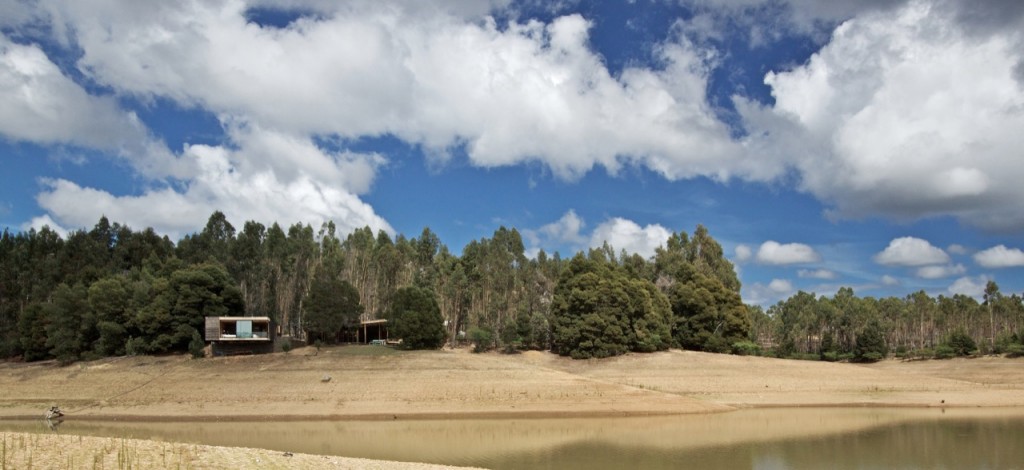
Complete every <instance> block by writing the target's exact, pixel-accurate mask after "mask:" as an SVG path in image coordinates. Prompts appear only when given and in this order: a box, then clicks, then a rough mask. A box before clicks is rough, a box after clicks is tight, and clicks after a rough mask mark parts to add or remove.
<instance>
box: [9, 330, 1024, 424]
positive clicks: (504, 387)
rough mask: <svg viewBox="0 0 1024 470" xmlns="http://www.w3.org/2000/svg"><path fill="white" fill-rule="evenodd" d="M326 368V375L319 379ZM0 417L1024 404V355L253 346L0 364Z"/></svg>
mask: <svg viewBox="0 0 1024 470" xmlns="http://www.w3.org/2000/svg"><path fill="white" fill-rule="evenodd" d="M328 377H329V380H327V381H325V379H327V378H328ZM0 389H2V390H3V392H4V393H3V396H2V397H0V418H11V417H21V418H23V417H37V416H41V414H42V413H43V411H44V410H45V409H46V408H48V407H49V406H50V405H51V404H59V405H60V406H61V407H62V408H63V409H64V410H65V411H67V412H68V415H69V417H74V418H90V419H143V420H161V419H163V420H174V419H199V420H229V419H237V420H243V419H245V420H252V419H267V420H281V419H308V418H328V419H411V418H416V419H431V418H453V417H454V418H457V417H477V418H490V417H585V416H643V415H664V414H681V413H709V412H721V411H728V410H730V409H735V408H748V407H781V406H918V407H929V406H943V407H957V406H961V407H994V406H995V407H1001V406H1024V393H1022V392H1024V360H1021V359H1006V358H998V357H983V358H976V359H951V360H945V361H915V362H901V361H896V360H889V361H883V362H880V363H877V364H871V365H858V364H846V363H824V362H809V361H791V360H780V359H768V358H760V357H740V356H729V355H719V354H705V353H697V352H690V351H668V352H661V353H654V354H629V355H626V356H620V357H617V358H611V359H604V360H590V361H575V360H571V359H567V358H563V357H559V356H557V355H553V354H550V353H546V352H536V351H531V352H526V353H523V354H514V355H503V354H496V353H488V354H472V353H469V352H467V351H464V350H456V351H420V352H405V351H395V350H392V349H390V348H385V347H380V346H377V347H374V346H341V347H333V348H324V349H323V350H321V351H320V352H319V353H318V354H317V353H316V350H315V349H313V348H304V349H300V350H294V351H291V352H290V353H277V354H268V355H259V356H237V357H226V358H209V359H191V358H189V357H187V356H181V355H175V356H163V357H152V356H141V357H121V358H109V359H102V360H98V361H92V362H81V363H77V364H72V365H70V366H64V367H62V366H59V365H58V364H56V363H53V362H45V363H30V364H26V363H3V364H0Z"/></svg>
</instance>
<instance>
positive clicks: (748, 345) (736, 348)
mask: <svg viewBox="0 0 1024 470" xmlns="http://www.w3.org/2000/svg"><path fill="white" fill-rule="evenodd" d="M732 352H733V354H736V355H738V356H760V355H761V346H758V345H757V343H755V342H753V341H746V340H744V341H737V342H735V343H732Z"/></svg>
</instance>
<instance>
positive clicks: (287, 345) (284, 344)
mask: <svg viewBox="0 0 1024 470" xmlns="http://www.w3.org/2000/svg"><path fill="white" fill-rule="evenodd" d="M281 350H282V351H284V352H289V351H291V350H292V340H291V339H290V338H285V339H282V340H281Z"/></svg>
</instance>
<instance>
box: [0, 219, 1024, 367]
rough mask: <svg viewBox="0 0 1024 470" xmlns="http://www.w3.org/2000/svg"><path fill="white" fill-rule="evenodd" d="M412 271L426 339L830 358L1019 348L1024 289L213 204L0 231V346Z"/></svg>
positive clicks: (320, 316) (155, 324)
mask: <svg viewBox="0 0 1024 470" xmlns="http://www.w3.org/2000/svg"><path fill="white" fill-rule="evenodd" d="M409 287H415V288H417V289H419V290H417V291H416V292H420V293H425V294H429V297H430V298H431V299H432V302H434V305H436V307H437V312H438V313H439V318H440V321H437V318H438V317H436V316H434V315H433V312H434V310H433V309H429V308H428V309H425V310H423V309H421V310H417V311H429V312H431V313H430V315H429V316H430V319H429V321H426V322H425V323H422V325H424V326H423V328H424V329H425V331H426V336H427V337H428V338H429V339H430V341H428V342H427V344H430V346H429V347H436V346H434V344H435V343H434V339H435V338H437V337H438V336H440V338H441V340H440V341H441V342H442V343H443V342H447V343H449V344H452V345H460V344H467V343H469V342H473V343H476V345H477V347H478V348H481V349H487V350H489V349H500V350H503V351H514V350H520V349H541V350H544V349H553V350H555V351H558V352H559V353H562V354H567V355H571V356H574V357H603V356H609V355H615V354H621V353H623V352H626V351H656V350H661V349H665V348H667V347H685V348H688V349H695V350H703V351H713V352H733V353H736V354H771V355H776V356H784V357H800V358H814V359H822V360H832V361H835V360H873V359H874V358H876V357H881V356H884V355H886V353H887V351H893V352H895V354H896V355H897V356H900V357H933V356H944V355H950V356H952V355H957V354H973V353H975V352H980V353H1007V354H1016V355H1020V354H1021V353H1024V345H1022V344H1021V337H1022V336H1024V334H1022V333H1024V301H1022V299H1021V297H1020V296H1018V295H1016V294H1014V295H1004V294H1002V293H1000V292H999V288H998V286H997V285H995V283H994V282H990V283H989V285H988V286H986V289H985V295H984V297H983V300H982V301H981V302H979V301H978V300H975V299H973V298H971V297H967V296H963V295H954V296H952V297H945V296H938V297H937V298H933V297H930V296H929V295H927V294H926V293H924V292H917V293H914V294H912V295H909V296H907V297H905V298H893V297H890V298H883V299H875V298H872V297H857V296H855V295H854V293H853V290H852V289H849V288H842V289H840V290H839V291H838V292H837V293H836V294H835V295H833V296H831V297H827V296H816V295H815V294H810V293H806V292H799V293H797V294H795V295H793V296H792V297H790V298H789V299H786V300H784V301H781V302H779V303H777V304H776V305H773V306H771V307H769V308H768V309H767V310H765V309H762V308H760V307H756V306H747V305H744V304H743V302H742V300H741V299H740V296H739V289H740V283H739V280H738V278H737V276H736V272H735V269H734V267H733V265H732V263H730V262H729V261H728V260H727V259H726V258H725V256H724V255H723V250H722V248H721V246H720V245H719V244H718V242H716V241H715V240H714V239H713V238H712V237H711V236H710V234H709V233H708V231H707V230H706V229H705V228H704V227H702V226H697V228H696V230H695V231H694V232H693V235H692V236H689V235H687V234H686V233H685V232H678V233H674V234H672V235H671V236H670V237H669V239H668V240H666V243H665V245H664V246H662V247H661V248H659V249H658V250H657V251H656V253H655V255H654V256H653V257H652V258H649V259H645V258H643V257H641V256H639V255H635V254H627V253H625V252H621V253H616V252H615V251H614V249H613V248H612V247H610V246H607V245H605V246H603V247H600V248H594V249H590V250H589V251H588V252H586V253H581V254H578V255H576V256H575V257H574V258H573V259H572V261H570V262H565V261H563V260H562V259H561V258H560V256H559V255H558V254H555V255H553V256H549V255H548V254H547V253H545V252H544V251H540V252H538V253H537V254H536V256H534V257H533V258H528V257H527V256H526V254H525V247H524V244H523V240H522V237H521V236H520V234H519V232H518V231H516V230H515V229H507V228H505V227H500V228H499V229H498V230H496V231H495V232H494V234H493V236H492V237H491V238H483V239H480V240H475V241H472V242H470V243H469V244H468V245H466V246H465V247H464V248H463V249H462V252H461V255H456V254H453V253H451V252H450V251H449V249H448V247H446V246H445V245H444V244H443V243H441V241H440V240H439V239H438V237H437V236H436V235H435V234H434V233H432V232H431V231H430V230H429V229H424V230H423V232H422V233H421V234H420V235H419V236H418V237H415V238H406V237H404V236H402V235H397V236H395V237H392V236H390V235H389V234H387V233H384V232H378V233H376V234H374V233H373V232H372V231H371V230H370V229H369V228H363V229H358V230H355V231H353V232H352V233H349V234H347V235H344V236H340V235H339V234H337V233H336V228H335V226H334V225H333V223H330V222H328V223H326V224H324V225H323V226H321V227H320V228H319V230H314V229H313V228H312V227H310V226H308V225H302V224H296V225H292V226H290V227H287V228H283V227H281V226H279V225H277V224H273V225H271V226H269V227H266V226H264V225H262V224H260V223H258V222H252V221H250V222H246V223H245V224H244V226H243V227H242V229H241V230H240V231H237V230H236V229H235V228H234V227H233V226H232V225H231V224H230V223H229V222H228V221H227V219H226V218H225V217H224V215H223V214H221V213H219V212H215V213H214V214H212V215H211V217H210V219H209V221H208V222H207V224H206V226H205V227H204V228H203V230H202V231H201V232H199V233H196V234H191V235H187V236H185V237H184V238H182V239H181V240H180V241H178V242H177V244H175V243H173V242H172V241H171V240H169V239H168V238H167V237H161V236H159V235H157V234H156V233H154V231H153V230H152V229H146V230H143V231H141V232H135V231H133V230H131V229H130V228H128V227H126V226H123V225H119V224H117V223H114V224H111V223H110V222H109V221H107V220H106V219H105V218H101V219H100V220H99V221H98V222H97V224H96V225H95V226H94V227H93V228H92V229H90V230H78V231H74V232H71V233H69V234H68V235H67V236H66V237H61V236H59V235H58V234H57V233H55V232H53V231H52V230H50V229H48V228H43V229H40V230H38V231H37V230H29V231H27V232H21V233H14V234H12V233H10V232H8V231H4V232H3V233H2V234H0V357H21V358H23V359H24V360H40V359H47V358H56V359H58V360H60V361H61V362H64V363H67V362H71V361H75V360H79V359H83V358H84V359H88V358H94V357H101V356H108V355H121V354H146V353H161V352H171V351H176V352H185V351H189V350H193V352H195V350H196V347H197V346H198V345H199V342H198V341H197V340H196V337H197V335H198V334H200V333H201V331H202V330H201V329H202V326H203V317H204V316H207V315H254V316H269V317H271V318H272V319H273V320H274V322H275V323H276V324H278V325H280V326H281V328H282V329H283V332H284V334H285V336H286V337H288V336H292V337H297V338H300V339H306V336H307V333H308V334H309V335H311V336H314V337H317V338H319V339H321V340H324V339H327V340H332V339H334V338H340V337H344V336H343V335H342V334H341V332H340V331H339V330H343V329H344V328H345V327H347V326H350V325H354V324H356V322H357V321H358V319H375V318H383V317H387V316H388V315H390V314H392V313H394V312H396V310H395V309H393V307H394V306H395V305H396V302H399V301H402V302H404V301H405V300H403V299H404V298H405V296H407V295H408V292H411V291H408V290H407V288H409ZM400 293H401V294H400ZM389 312H391V313H389ZM409 324H410V325H412V324H419V323H412V322H411V323H409ZM437 325H440V328H441V334H440V335H438V334H437V329H436V328H435V327H436V326H437ZM407 326H408V325H407ZM397 328H398V329H402V328H405V326H397ZM414 330H415V328H414ZM394 333H395V330H394V329H393V330H392V337H396V335H395V334H394ZM403 333H405V334H409V335H412V336H410V338H412V337H414V336H416V335H418V334H419V333H420V332H419V331H410V330H406V331H403ZM876 333H877V335H876ZM879 338H880V339H881V341H879ZM968 340H970V342H969V341H968ZM971 342H973V347H971ZM412 343H417V344H418V343H419V340H418V339H414V340H412ZM412 343H410V344H412Z"/></svg>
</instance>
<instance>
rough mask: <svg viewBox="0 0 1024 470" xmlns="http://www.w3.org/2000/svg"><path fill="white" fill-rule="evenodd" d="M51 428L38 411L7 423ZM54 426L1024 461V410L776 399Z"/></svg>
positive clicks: (452, 447) (718, 455)
mask: <svg viewBox="0 0 1024 470" xmlns="http://www.w3.org/2000/svg"><path fill="white" fill-rule="evenodd" d="M0 429H3V430H9V431H15V430H18V431H33V432H50V431H47V430H46V428H45V427H44V426H43V424H42V423H41V422H35V421H21V422H0ZM57 432H60V433H66V434H89V435H100V436H117V437H121V436H124V437H135V438H143V439H158V440H166V441H180V442H195V443H203V444H212V445H226V446H240V447H259V448H268V449H275V450H281V451H291V452H306V453H314V454H334V455H344V456H350V457H365V458H375V459H388V460H402V461H417V462H432V463H442V464H450V465H472V466H480V467H488V468H496V469H505V468H508V469H516V468H523V469H559V470H568V469H600V468H651V469H660V468H665V469H669V468H672V469H675V468H701V469H712V468H729V469H744V468H750V469H782V468H815V469H817V468H840V469H841V468H851V469H852V468H858V469H861V468H878V469H890V468H907V469H909V468H929V469H931V468H956V469H961V468H969V469H986V468H991V469H997V468H998V469H1002V468H1024V410H1021V409H1010V410H953V409H949V410H945V411H942V410H915V409H867V408H865V409H768V410H744V411H738V412H732V413H724V414H714V415H699V416H675V417H657V418H615V419H543V420H451V421H387V422H379V421H359V422H341V421H317V422H307V421H299V422H259V423H238V422H232V423H116V422H85V421H75V420H68V421H65V422H64V423H63V424H62V425H61V426H60V427H59V428H58V429H57Z"/></svg>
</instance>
